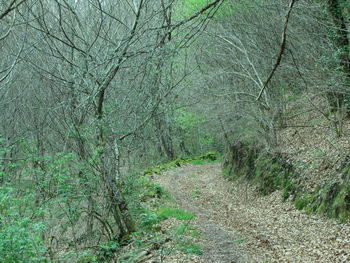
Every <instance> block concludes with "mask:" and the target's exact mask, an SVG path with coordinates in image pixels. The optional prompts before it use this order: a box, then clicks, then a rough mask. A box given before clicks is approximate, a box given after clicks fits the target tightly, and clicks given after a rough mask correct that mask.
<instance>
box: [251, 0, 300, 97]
mask: <svg viewBox="0 0 350 263" xmlns="http://www.w3.org/2000/svg"><path fill="white" fill-rule="evenodd" d="M296 1H297V0H291V1H290V4H289V9H288V12H287V15H286V17H285V20H284V28H283V32H282V40H281V45H280V51H279V53H278V56H277V60H276V62H275V65H274V66H273V68H272V70H271V72H270V74H269V76H268V77H267V79H266V81H265V82H264V86H263V87H262V88H261V90H260V92H259V95H258V97H257V98H256V100H259V99H260V98H261V95H262V94H263V92H264V90H265V89H266V88H267V86H268V85H269V83H270V81H271V79H272V77H273V75H274V74H275V72H276V70H277V68H278V66H279V65H280V63H281V60H282V56H283V53H284V50H285V47H286V38H287V28H288V22H289V17H290V14H291V12H292V9H293V6H294V4H295V2H296Z"/></svg>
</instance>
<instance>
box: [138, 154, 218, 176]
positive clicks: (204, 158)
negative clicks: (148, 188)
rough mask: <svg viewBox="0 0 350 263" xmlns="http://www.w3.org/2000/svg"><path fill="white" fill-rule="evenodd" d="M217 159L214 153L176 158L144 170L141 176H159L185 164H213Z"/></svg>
mask: <svg viewBox="0 0 350 263" xmlns="http://www.w3.org/2000/svg"><path fill="white" fill-rule="evenodd" d="M218 159H219V154H218V153H216V152H207V153H205V154H201V155H197V156H194V157H193V158H176V159H175V160H173V161H170V162H165V163H162V164H159V165H157V166H155V167H152V168H148V169H146V170H144V172H143V174H144V175H159V174H161V172H163V171H166V170H169V169H172V168H176V167H179V166H182V165H184V164H187V163H192V164H197V165H201V164H205V163H210V162H214V161H216V160H218Z"/></svg>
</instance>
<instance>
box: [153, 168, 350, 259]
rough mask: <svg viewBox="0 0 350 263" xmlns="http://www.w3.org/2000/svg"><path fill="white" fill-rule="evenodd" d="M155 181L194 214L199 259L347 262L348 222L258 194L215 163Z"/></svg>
mask: <svg viewBox="0 0 350 263" xmlns="http://www.w3.org/2000/svg"><path fill="white" fill-rule="evenodd" d="M155 181H156V183H158V184H160V185H161V186H163V187H164V188H166V189H167V190H168V191H169V192H170V193H171V194H172V195H173V196H174V197H175V199H176V200H177V202H178V204H179V205H180V206H181V207H183V208H184V209H186V210H188V211H191V212H192V213H194V214H195V215H196V220H195V221H194V224H195V226H196V227H197V228H198V229H199V230H200V232H201V240H202V247H203V249H204V255H203V256H202V257H201V262H203V263H209V262H210V263H241V262H244V263H245V262H249V263H250V262H259V263H264V262H269V263H270V262H292V263H295V262H300V263H301V262H303V263H305V262H312V263H314V262H332V263H333V262H350V224H349V223H347V224H341V223H338V222H336V221H334V220H330V219H327V218H324V217H322V216H318V215H317V216H313V215H307V214H305V213H304V212H301V211H297V210H295V209H294V206H293V205H292V204H291V203H290V202H282V200H281V197H280V196H281V193H279V192H275V193H273V194H272V195H269V196H266V197H259V196H257V195H256V194H255V191H254V189H253V188H252V187H250V186H248V185H246V184H245V183H240V182H230V181H227V180H226V179H224V178H223V177H222V175H221V166H220V165H219V164H206V165H196V166H194V165H193V166H185V167H180V168H178V169H174V170H171V171H168V172H165V173H164V174H162V175H160V176H159V177H157V178H155ZM182 262H186V261H182Z"/></svg>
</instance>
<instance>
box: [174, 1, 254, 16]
mask: <svg viewBox="0 0 350 263" xmlns="http://www.w3.org/2000/svg"><path fill="white" fill-rule="evenodd" d="M211 2H212V1H209V0H183V1H181V2H180V4H179V5H178V6H177V7H176V8H175V11H176V12H175V17H176V18H177V19H183V18H187V17H190V16H191V15H193V14H194V13H196V12H198V11H199V10H200V9H202V8H203V7H205V6H207V5H208V4H209V3H211ZM258 4H259V1H248V0H241V1H234V2H232V1H224V2H223V3H222V4H221V6H220V8H219V9H218V10H217V12H216V14H215V18H216V19H224V18H226V19H227V17H229V16H233V15H235V14H236V13H237V12H245V11H248V10H249V8H253V7H255V8H256V7H257V6H258ZM206 14H208V11H207V12H206Z"/></svg>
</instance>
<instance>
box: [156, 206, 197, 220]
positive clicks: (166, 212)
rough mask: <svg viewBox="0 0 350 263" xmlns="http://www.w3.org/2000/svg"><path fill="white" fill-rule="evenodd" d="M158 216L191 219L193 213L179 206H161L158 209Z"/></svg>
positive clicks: (161, 217)
mask: <svg viewBox="0 0 350 263" xmlns="http://www.w3.org/2000/svg"><path fill="white" fill-rule="evenodd" d="M158 217H159V218H160V219H168V218H176V219H177V220H191V219H193V218H194V215H193V214H191V213H189V212H186V211H184V210H182V209H179V208H172V207H161V208H160V209H159V211H158Z"/></svg>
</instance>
